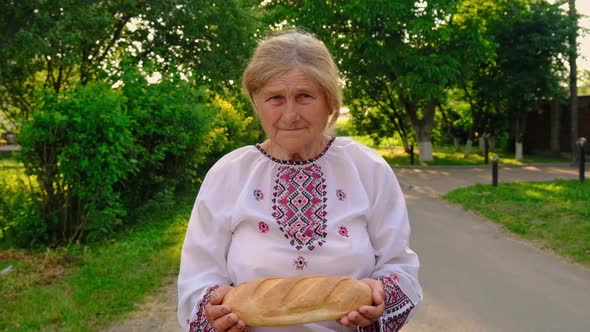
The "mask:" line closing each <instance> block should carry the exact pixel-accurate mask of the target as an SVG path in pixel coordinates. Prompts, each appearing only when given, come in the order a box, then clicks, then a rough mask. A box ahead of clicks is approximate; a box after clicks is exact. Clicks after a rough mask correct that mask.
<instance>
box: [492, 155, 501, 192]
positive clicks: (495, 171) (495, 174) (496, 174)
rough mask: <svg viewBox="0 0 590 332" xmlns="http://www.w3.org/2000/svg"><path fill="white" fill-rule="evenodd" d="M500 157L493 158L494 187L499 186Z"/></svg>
mask: <svg viewBox="0 0 590 332" xmlns="http://www.w3.org/2000/svg"><path fill="white" fill-rule="evenodd" d="M499 160H500V158H498V156H494V158H492V185H493V186H494V187H497V186H498V161H499Z"/></svg>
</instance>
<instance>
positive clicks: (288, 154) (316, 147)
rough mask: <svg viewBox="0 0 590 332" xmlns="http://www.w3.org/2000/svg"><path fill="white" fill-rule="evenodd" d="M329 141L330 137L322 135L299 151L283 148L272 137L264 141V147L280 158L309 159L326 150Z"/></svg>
mask: <svg viewBox="0 0 590 332" xmlns="http://www.w3.org/2000/svg"><path fill="white" fill-rule="evenodd" d="M328 141H329V138H327V137H326V136H324V135H322V137H321V139H320V140H319V141H317V142H315V143H314V144H312V145H310V146H308V147H303V148H302V149H300V150H299V151H289V150H288V149H285V148H283V147H282V146H280V145H278V144H276V143H275V142H273V141H272V140H271V139H268V140H266V141H265V142H264V143H262V148H263V149H264V150H265V151H266V152H267V153H268V154H269V155H270V156H272V157H274V158H277V159H280V160H289V161H303V160H309V159H313V158H315V157H317V156H318V155H320V154H321V153H322V151H324V149H325V148H326V145H327V143H328Z"/></svg>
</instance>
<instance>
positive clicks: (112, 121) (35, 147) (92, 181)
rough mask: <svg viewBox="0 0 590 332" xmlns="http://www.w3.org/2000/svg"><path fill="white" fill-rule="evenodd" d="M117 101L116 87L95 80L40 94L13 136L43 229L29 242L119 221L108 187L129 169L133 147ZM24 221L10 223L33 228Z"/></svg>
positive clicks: (62, 238)
mask: <svg viewBox="0 0 590 332" xmlns="http://www.w3.org/2000/svg"><path fill="white" fill-rule="evenodd" d="M124 103H125V98H124V97H123V96H122V95H121V94H120V93H117V92H116V91H114V90H112V89H111V87H110V86H109V85H106V84H101V83H90V84H88V85H87V86H79V87H77V88H75V89H74V90H72V91H70V92H67V93H64V94H60V95H55V94H51V93H48V94H46V95H45V96H43V98H42V104H41V108H40V109H38V110H37V111H36V112H35V113H34V114H33V116H32V119H31V121H30V122H29V123H28V124H25V125H24V126H23V128H22V132H21V135H20V142H21V144H22V151H21V154H20V155H21V158H22V161H23V163H24V165H25V168H26V172H27V174H28V175H32V176H34V178H35V179H36V181H37V182H38V190H39V193H38V195H39V200H37V201H36V204H37V208H38V210H37V211H38V215H39V219H40V220H41V221H42V224H43V225H44V228H45V230H46V233H45V234H36V235H34V237H35V238H34V239H29V240H30V241H32V242H45V241H49V242H50V243H52V244H60V243H68V242H72V241H80V240H83V239H85V238H87V237H96V236H100V235H101V234H104V233H108V232H110V231H111V230H112V228H113V226H115V225H117V224H119V223H120V222H121V217H122V216H124V215H125V210H124V209H123V206H122V205H121V204H120V200H119V196H118V193H117V192H116V191H115V190H113V187H114V185H115V183H117V182H118V181H120V180H121V179H123V178H124V177H125V176H126V175H127V174H128V173H129V171H130V170H131V164H130V162H129V158H128V153H127V151H129V150H130V149H131V146H132V136H131V132H130V131H129V130H128V127H129V119H128V116H127V115H126V114H125V112H124ZM25 219H26V218H25ZM27 223H29V225H27ZM31 223H33V224H34V223H35V222H34V220H33V221H31V220H29V221H27V222H25V220H23V221H22V224H19V225H16V227H17V228H21V229H28V228H30V227H35V225H33V224H31Z"/></svg>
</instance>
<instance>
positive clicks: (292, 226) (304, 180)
mask: <svg viewBox="0 0 590 332" xmlns="http://www.w3.org/2000/svg"><path fill="white" fill-rule="evenodd" d="M325 181H326V180H325V178H324V173H323V172H322V169H321V167H320V166H318V165H316V164H312V165H308V166H305V167H294V166H280V167H279V170H278V173H277V179H276V180H275V186H274V193H273V196H274V198H273V200H272V202H273V204H274V205H273V207H272V209H273V214H272V215H273V217H274V218H275V220H276V222H277V224H278V225H279V229H280V230H281V232H283V234H284V236H285V238H287V239H289V240H290V244H291V245H292V246H294V247H295V248H296V249H297V250H301V249H302V248H304V247H305V248H307V249H309V250H313V249H314V248H315V247H316V245H319V246H321V245H323V244H324V243H325V242H326V235H327V233H326V226H327V222H326V210H325V208H326V200H327V198H326V185H325V184H324V182H325Z"/></svg>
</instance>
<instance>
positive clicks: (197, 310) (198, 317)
mask: <svg viewBox="0 0 590 332" xmlns="http://www.w3.org/2000/svg"><path fill="white" fill-rule="evenodd" d="M218 287H219V286H212V287H209V288H208V289H207V292H206V293H205V296H203V298H202V299H201V300H200V301H199V302H197V304H196V305H195V307H194V308H193V312H192V313H191V319H190V321H189V322H187V323H188V324H189V332H215V329H214V328H213V327H212V326H211V325H210V324H209V321H208V320H207V317H205V306H206V305H207V303H209V300H210V299H211V297H213V293H214V292H215V290H216V289H217V288H218Z"/></svg>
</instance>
